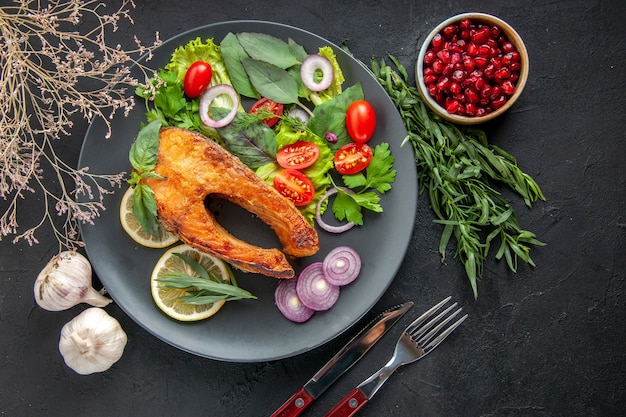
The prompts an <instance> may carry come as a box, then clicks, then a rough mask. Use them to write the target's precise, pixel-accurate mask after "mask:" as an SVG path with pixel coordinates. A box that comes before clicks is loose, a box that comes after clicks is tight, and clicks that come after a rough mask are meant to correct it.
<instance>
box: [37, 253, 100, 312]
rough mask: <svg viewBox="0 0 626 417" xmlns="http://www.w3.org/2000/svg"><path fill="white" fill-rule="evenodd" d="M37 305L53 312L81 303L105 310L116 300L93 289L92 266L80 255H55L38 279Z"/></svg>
mask: <svg viewBox="0 0 626 417" xmlns="http://www.w3.org/2000/svg"><path fill="white" fill-rule="evenodd" d="M34 292H35V301H36V302H37V304H39V306H40V307H41V308H43V309H46V310H49V311H61V310H67V309H68V308H70V307H73V306H75V305H76V304H78V303H87V304H90V305H92V306H96V307H104V306H106V305H107V304H109V303H110V302H111V301H112V300H111V299H110V298H107V297H105V296H103V295H102V294H100V293H99V292H98V291H96V290H95V289H94V288H93V287H92V286H91V264H90V263H89V260H87V258H85V257H84V256H83V255H81V254H80V253H78V252H74V251H65V252H61V253H59V254H58V255H55V256H54V257H52V259H50V261H49V262H48V264H47V265H46V266H45V267H44V268H43V270H42V271H41V272H40V273H39V275H38V276H37V280H36V281H35V287H34Z"/></svg>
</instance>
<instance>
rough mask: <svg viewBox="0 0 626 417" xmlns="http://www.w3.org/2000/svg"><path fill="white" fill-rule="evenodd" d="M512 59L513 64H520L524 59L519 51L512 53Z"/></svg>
mask: <svg viewBox="0 0 626 417" xmlns="http://www.w3.org/2000/svg"><path fill="white" fill-rule="evenodd" d="M511 59H512V60H513V62H519V61H520V60H521V59H522V56H521V55H520V54H519V52H517V51H513V52H511Z"/></svg>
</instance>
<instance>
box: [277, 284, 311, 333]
mask: <svg viewBox="0 0 626 417" xmlns="http://www.w3.org/2000/svg"><path fill="white" fill-rule="evenodd" d="M274 302H275V303H276V307H278V310H280V312H281V313H282V314H283V316H285V317H286V318H287V319H289V320H291V321H293V322H296V323H304V322H305V321H307V320H308V319H310V318H311V317H312V316H313V314H314V313H315V311H313V310H311V309H310V308H308V307H307V306H305V305H304V304H303V303H302V301H300V298H299V297H298V294H297V293H296V280H295V279H284V280H282V282H281V283H280V284H278V287H276V290H275V291H274Z"/></svg>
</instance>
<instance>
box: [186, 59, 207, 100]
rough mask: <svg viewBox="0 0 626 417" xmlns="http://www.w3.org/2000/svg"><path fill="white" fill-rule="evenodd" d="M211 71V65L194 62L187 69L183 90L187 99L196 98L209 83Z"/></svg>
mask: <svg viewBox="0 0 626 417" xmlns="http://www.w3.org/2000/svg"><path fill="white" fill-rule="evenodd" d="M212 77H213V69H212V68H211V64H209V63H208V62H204V61H196V62H194V63H193V64H191V65H190V66H189V68H187V72H186V73H185V80H184V82H183V88H184V90H185V95H186V96H187V97H189V98H198V97H200V94H202V93H203V92H204V90H206V88H207V87H208V86H209V84H210V83H211V78H212Z"/></svg>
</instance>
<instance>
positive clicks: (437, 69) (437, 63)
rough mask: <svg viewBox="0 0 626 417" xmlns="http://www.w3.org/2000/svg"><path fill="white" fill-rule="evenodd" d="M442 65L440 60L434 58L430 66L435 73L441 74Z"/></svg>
mask: <svg viewBox="0 0 626 417" xmlns="http://www.w3.org/2000/svg"><path fill="white" fill-rule="evenodd" d="M443 67H444V65H443V62H441V61H440V60H438V59H436V60H435V62H433V65H432V68H433V71H435V74H441V73H442V72H443Z"/></svg>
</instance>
